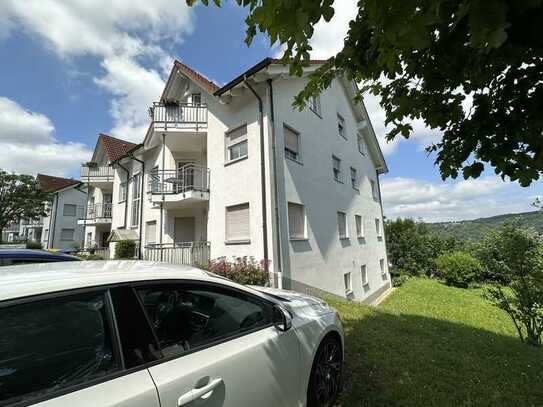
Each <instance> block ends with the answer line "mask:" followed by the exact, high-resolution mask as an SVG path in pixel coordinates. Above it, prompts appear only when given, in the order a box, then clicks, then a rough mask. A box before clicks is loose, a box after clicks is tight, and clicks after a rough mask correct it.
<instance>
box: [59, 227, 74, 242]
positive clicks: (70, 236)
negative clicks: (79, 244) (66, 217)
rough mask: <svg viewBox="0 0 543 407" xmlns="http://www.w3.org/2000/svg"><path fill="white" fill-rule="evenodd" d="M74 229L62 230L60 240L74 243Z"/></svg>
mask: <svg viewBox="0 0 543 407" xmlns="http://www.w3.org/2000/svg"><path fill="white" fill-rule="evenodd" d="M74 232H75V230H74V229H61V230H60V240H63V241H72V240H74Z"/></svg>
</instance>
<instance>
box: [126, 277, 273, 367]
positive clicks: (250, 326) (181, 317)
mask: <svg viewBox="0 0 543 407" xmlns="http://www.w3.org/2000/svg"><path fill="white" fill-rule="evenodd" d="M137 291H138V295H139V296H140V298H141V301H142V302H143V304H144V307H145V310H146V312H147V314H148V317H149V319H150V321H151V324H152V325H153V328H154V330H155V332H156V335H157V337H158V341H159V344H160V347H161V349H162V352H163V353H164V355H165V356H171V355H179V354H182V353H185V352H188V351H190V350H192V349H195V348H199V347H202V346H205V345H207V344H210V343H212V342H215V341H219V340H226V339H228V338H229V337H234V336H237V335H239V334H242V333H244V332H247V331H252V330H256V329H259V328H264V327H266V326H269V325H270V324H271V321H272V311H273V307H272V306H271V305H269V304H268V303H266V302H265V301H263V300H260V299H258V298H256V297H252V296H250V295H249V294H244V293H242V292H239V291H237V290H233V289H232V290H231V289H227V288H221V287H216V286H207V285H176V284H164V285H156V286H147V287H139V288H138V290H137Z"/></svg>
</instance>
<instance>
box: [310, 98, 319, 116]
mask: <svg viewBox="0 0 543 407" xmlns="http://www.w3.org/2000/svg"><path fill="white" fill-rule="evenodd" d="M309 109H311V110H312V111H313V113H315V114H317V115H319V116H321V98H320V96H311V97H310V98H309Z"/></svg>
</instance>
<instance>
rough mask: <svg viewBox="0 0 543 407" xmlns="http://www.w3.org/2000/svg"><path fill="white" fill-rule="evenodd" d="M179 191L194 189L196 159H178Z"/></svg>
mask: <svg viewBox="0 0 543 407" xmlns="http://www.w3.org/2000/svg"><path fill="white" fill-rule="evenodd" d="M177 179H178V180H179V184H178V186H177V187H178V189H179V190H178V192H184V191H187V190H189V191H190V190H193V189H194V161H177Z"/></svg>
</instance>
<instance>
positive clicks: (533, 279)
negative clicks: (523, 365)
mask: <svg viewBox="0 0 543 407" xmlns="http://www.w3.org/2000/svg"><path fill="white" fill-rule="evenodd" d="M498 236H499V237H500V238H501V241H500V244H499V248H500V250H501V251H502V258H501V259H500V260H499V261H497V262H496V264H495V267H497V268H498V267H499V268H500V274H501V275H503V276H504V277H505V280H506V281H508V283H509V285H508V286H504V285H502V284H497V285H495V286H493V287H491V288H488V289H487V291H486V292H485V294H484V296H485V298H487V299H488V300H489V301H490V302H491V303H492V304H493V305H495V306H496V307H498V308H500V309H502V310H504V311H505V312H506V313H507V314H508V315H509V316H510V317H511V319H512V321H513V323H514V324H515V327H516V329H517V332H518V335H519V338H520V340H521V341H523V342H526V343H528V344H530V345H534V346H540V345H541V336H542V333H543V241H542V239H541V237H540V236H539V235H537V234H536V233H534V232H532V231H529V230H526V229H521V228H517V227H515V226H514V225H505V226H503V227H502V228H501V230H500V231H499V235H498Z"/></svg>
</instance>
